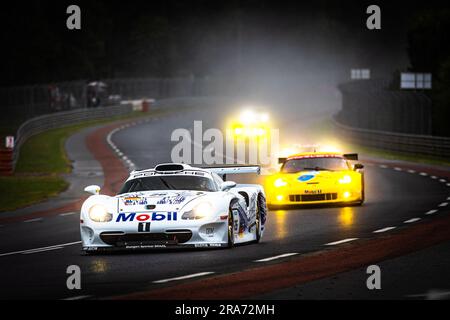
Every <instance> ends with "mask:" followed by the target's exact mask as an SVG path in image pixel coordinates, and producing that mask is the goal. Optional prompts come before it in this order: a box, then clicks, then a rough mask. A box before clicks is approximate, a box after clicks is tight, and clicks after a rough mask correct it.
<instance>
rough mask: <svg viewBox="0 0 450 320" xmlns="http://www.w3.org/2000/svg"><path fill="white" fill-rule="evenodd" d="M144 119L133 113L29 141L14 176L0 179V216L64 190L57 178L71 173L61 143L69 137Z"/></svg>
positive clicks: (36, 136) (35, 137) (71, 127)
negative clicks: (121, 122)
mask: <svg viewBox="0 0 450 320" xmlns="http://www.w3.org/2000/svg"><path fill="white" fill-rule="evenodd" d="M152 114H155V113H152ZM148 115H150V114H144V113H142V112H134V113H132V114H130V115H127V116H122V117H111V118H108V119H103V120H95V121H88V122H83V123H80V124H76V125H71V126H67V127H63V128H60V129H53V130H49V131H46V132H43V133H41V134H38V135H35V136H33V137H31V138H30V139H28V140H27V141H26V142H25V144H24V145H23V146H22V148H21V151H20V157H19V160H18V162H17V166H16V172H15V175H14V176H12V177H0V212H1V211H11V210H15V209H18V208H22V207H24V206H28V205H31V204H34V203H38V202H41V201H43V200H46V199H48V198H50V197H52V196H55V195H57V194H59V193H61V192H63V191H64V190H66V189H67V188H68V183H67V182H66V181H65V180H64V179H63V178H62V177H61V174H65V173H70V171H71V169H72V168H71V163H70V161H69V159H68V157H67V154H66V152H65V149H64V143H65V141H66V140H67V138H68V137H70V136H71V135H73V134H75V133H77V132H78V131H80V130H82V129H84V128H87V127H91V126H96V125H102V124H107V123H112V122H115V121H119V120H126V119H131V118H137V117H142V116H148Z"/></svg>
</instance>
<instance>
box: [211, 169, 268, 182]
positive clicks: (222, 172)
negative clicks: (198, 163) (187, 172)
mask: <svg viewBox="0 0 450 320" xmlns="http://www.w3.org/2000/svg"><path fill="white" fill-rule="evenodd" d="M202 169H207V170H209V171H211V172H214V173H216V174H218V175H219V176H222V179H223V180H224V181H226V177H227V175H228V174H246V173H256V174H261V167H260V166H256V165H254V166H252V165H230V166H221V167H202Z"/></svg>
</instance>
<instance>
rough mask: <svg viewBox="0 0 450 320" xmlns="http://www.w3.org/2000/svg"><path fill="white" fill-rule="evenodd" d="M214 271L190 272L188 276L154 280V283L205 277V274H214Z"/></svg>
mask: <svg viewBox="0 0 450 320" xmlns="http://www.w3.org/2000/svg"><path fill="white" fill-rule="evenodd" d="M213 273H214V272H200V273H194V274H189V275H187V276H182V277H176V278H170V279H163V280H157V281H153V283H167V282H172V281H180V280H186V279H192V278H198V277H203V276H207V275H210V274H213Z"/></svg>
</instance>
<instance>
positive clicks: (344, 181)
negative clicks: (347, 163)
mask: <svg viewBox="0 0 450 320" xmlns="http://www.w3.org/2000/svg"><path fill="white" fill-rule="evenodd" d="M351 182H352V178H351V177H350V176H344V177H342V179H339V183H340V184H349V183H351Z"/></svg>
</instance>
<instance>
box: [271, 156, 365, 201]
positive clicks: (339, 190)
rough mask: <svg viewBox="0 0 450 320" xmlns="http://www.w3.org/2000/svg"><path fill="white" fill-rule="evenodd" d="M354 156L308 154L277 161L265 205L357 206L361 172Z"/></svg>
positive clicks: (361, 198)
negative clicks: (340, 204)
mask: <svg viewBox="0 0 450 320" xmlns="http://www.w3.org/2000/svg"><path fill="white" fill-rule="evenodd" d="M355 160H358V155H357V154H341V153H336V152H307V153H300V154H296V155H293V156H290V157H288V158H280V159H279V161H280V163H281V164H282V166H281V169H280V172H278V173H276V174H274V175H272V176H269V177H268V178H267V179H266V186H265V187H266V191H267V203H268V204H269V205H270V206H272V207H275V206H286V205H302V204H334V203H345V204H357V205H361V204H363V202H364V173H363V172H362V169H363V168H364V166H363V165H362V164H359V163H357V164H351V163H350V161H355Z"/></svg>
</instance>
